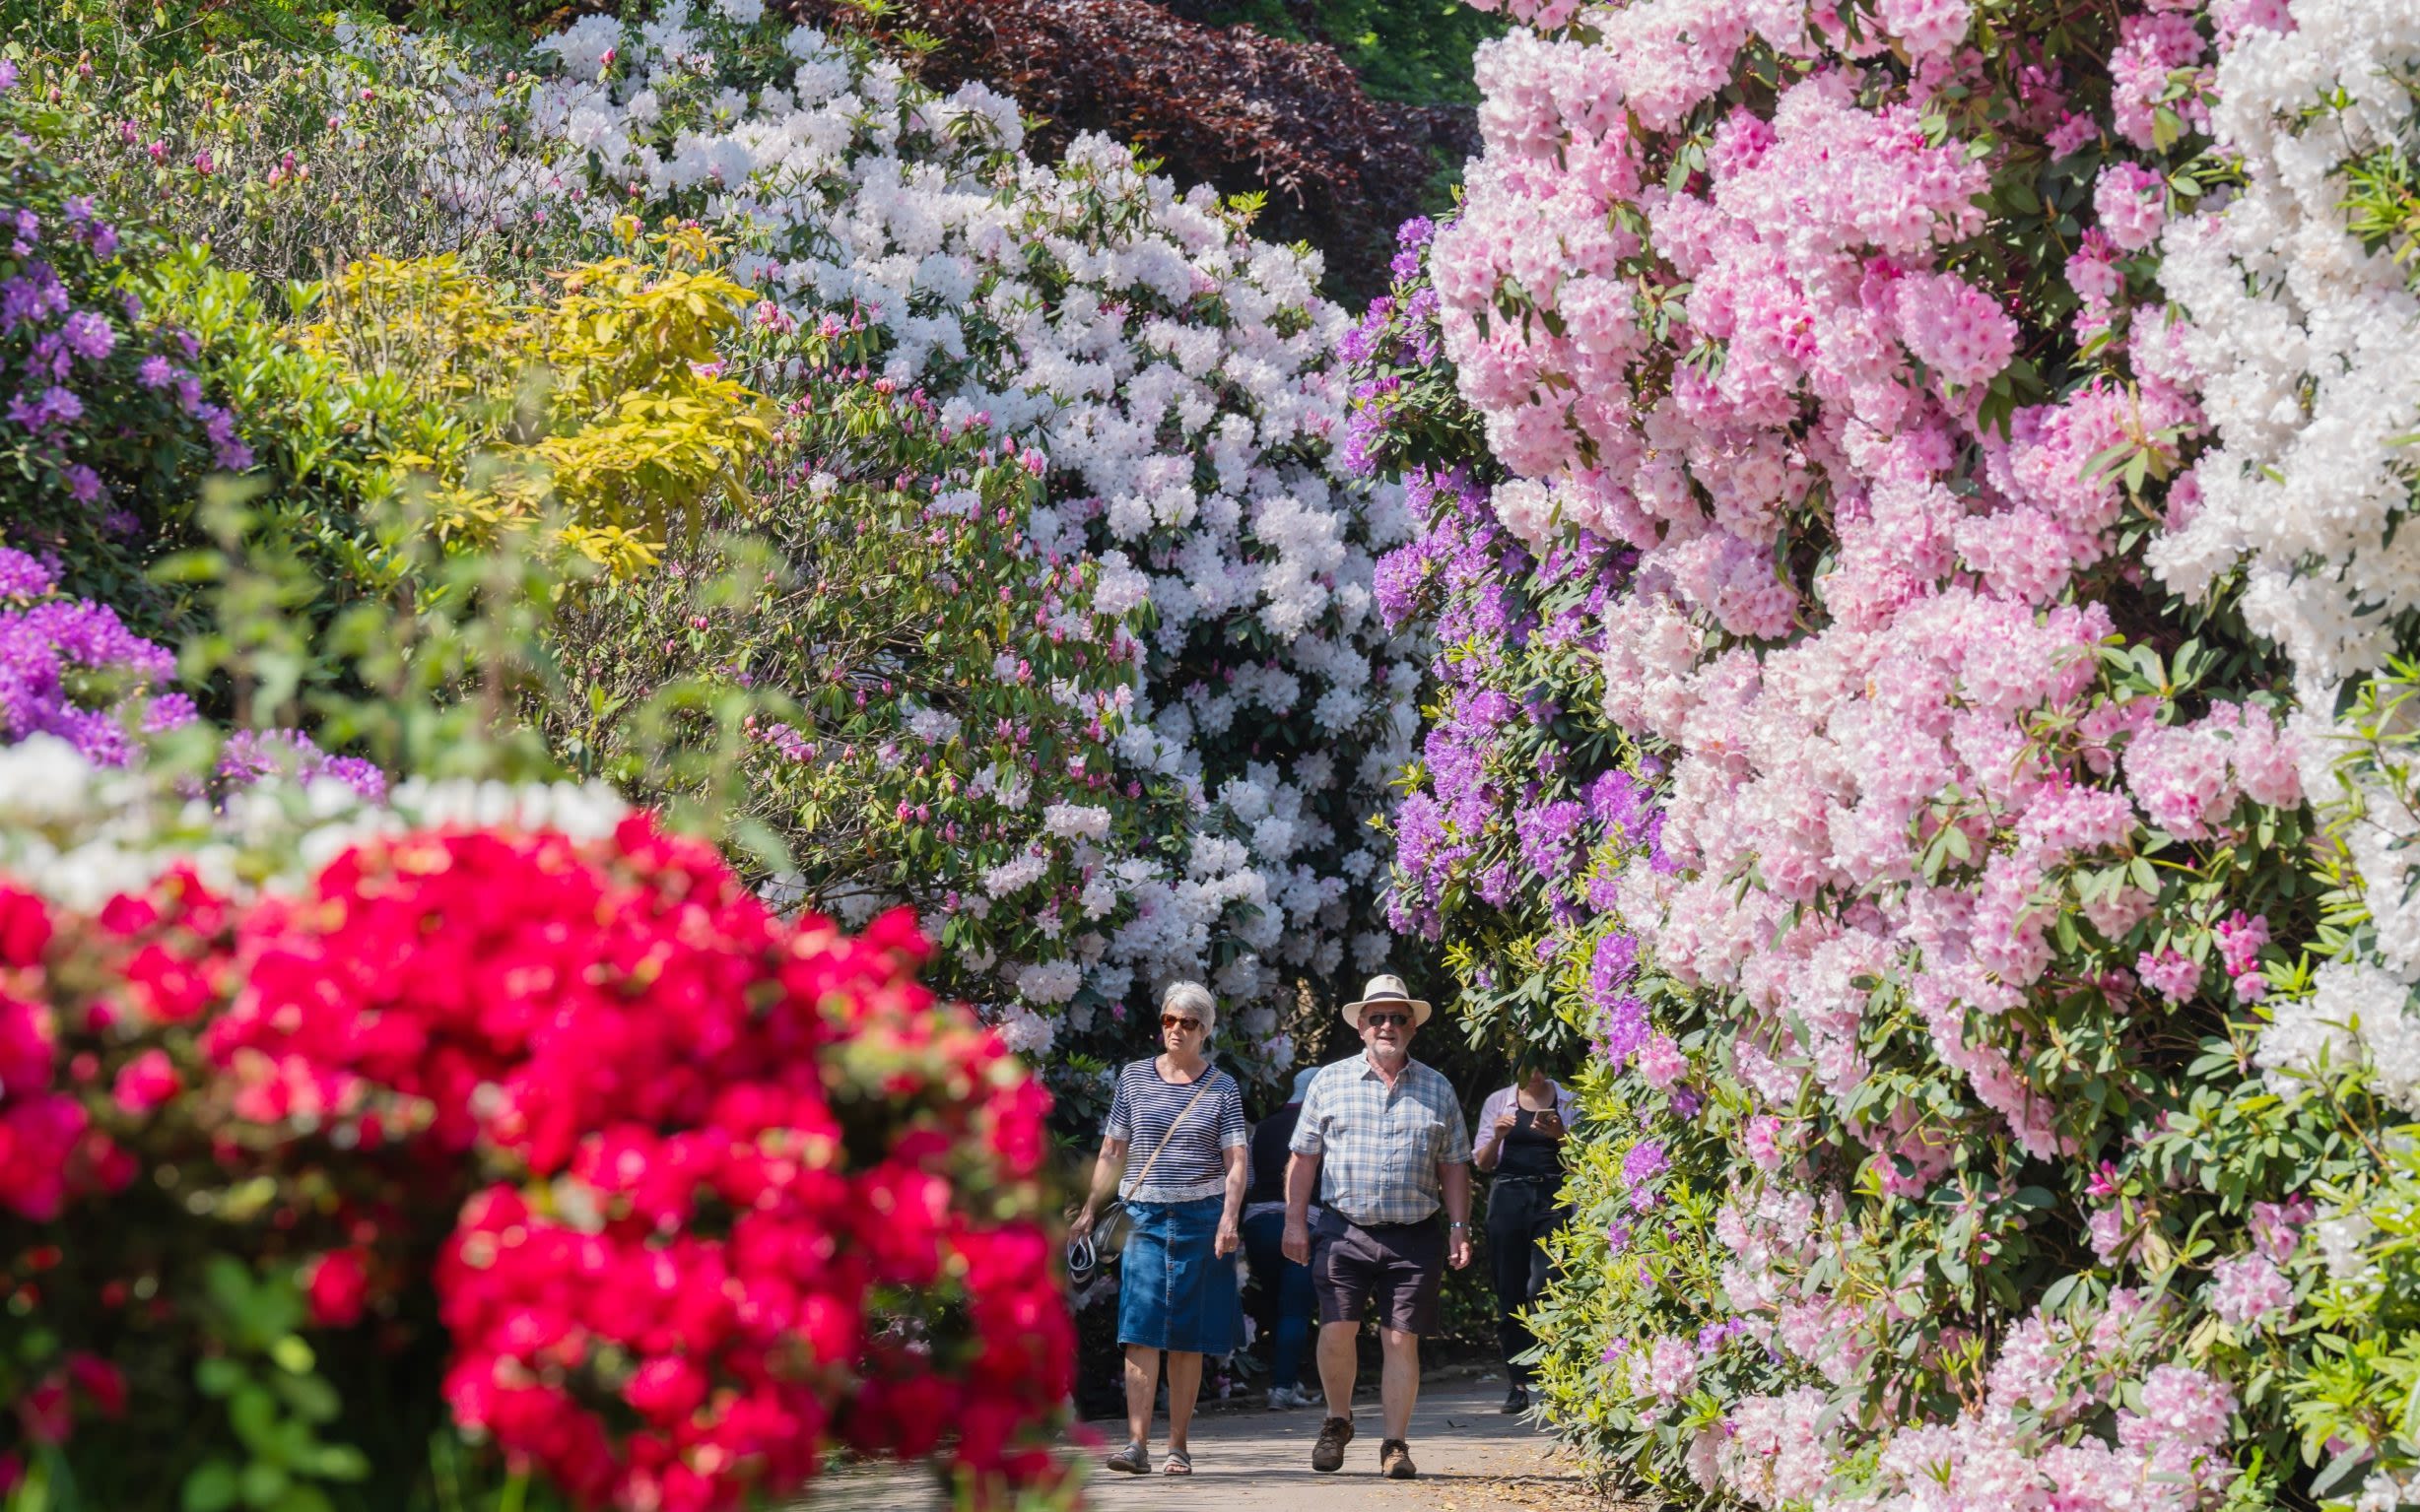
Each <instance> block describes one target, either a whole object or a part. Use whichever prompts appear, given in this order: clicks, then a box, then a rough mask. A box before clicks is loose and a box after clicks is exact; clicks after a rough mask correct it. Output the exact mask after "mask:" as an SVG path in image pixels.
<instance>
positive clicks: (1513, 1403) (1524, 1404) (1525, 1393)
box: [1504, 1381, 1529, 1413]
mask: <svg viewBox="0 0 2420 1512" xmlns="http://www.w3.org/2000/svg"><path fill="white" fill-rule="evenodd" d="M1504 1410H1505V1411H1506V1412H1507V1413H1525V1412H1527V1411H1529V1388H1528V1387H1526V1386H1523V1385H1522V1384H1521V1383H1520V1382H1518V1381H1514V1382H1513V1389H1512V1390H1511V1391H1508V1392H1506V1393H1505V1394H1504Z"/></svg>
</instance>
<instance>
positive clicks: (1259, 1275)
mask: <svg viewBox="0 0 2420 1512" xmlns="http://www.w3.org/2000/svg"><path fill="white" fill-rule="evenodd" d="M1285 1237H1286V1216H1285V1215H1284V1214H1282V1213H1263V1214H1261V1215H1260V1216H1257V1217H1247V1218H1245V1219H1244V1258H1246V1259H1248V1260H1249V1261H1251V1263H1252V1275H1253V1277H1254V1278H1255V1279H1256V1280H1258V1281H1259V1282H1260V1284H1261V1285H1262V1286H1263V1287H1265V1288H1267V1289H1266V1290H1264V1291H1263V1292H1262V1293H1261V1295H1262V1296H1263V1297H1264V1298H1266V1299H1267V1300H1268V1301H1269V1302H1271V1303H1273V1304H1274V1306H1273V1307H1272V1308H1271V1311H1273V1312H1275V1313H1276V1315H1277V1317H1276V1322H1275V1324H1274V1326H1273V1327H1272V1328H1271V1329H1270V1345H1269V1348H1270V1351H1271V1353H1270V1357H1269V1379H1270V1381H1271V1383H1272V1384H1274V1385H1278V1386H1300V1385H1302V1384H1303V1347H1304V1346H1305V1345H1306V1344H1308V1343H1309V1342H1310V1340H1311V1267H1309V1266H1307V1265H1298V1264H1296V1263H1295V1262H1294V1261H1291V1260H1288V1259H1287V1258H1286V1254H1285V1251H1284V1249H1282V1248H1281V1247H1280V1246H1281V1245H1282V1244H1283V1242H1284V1240H1285Z"/></svg>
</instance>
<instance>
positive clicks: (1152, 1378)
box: [1126, 1344, 1201, 1444]
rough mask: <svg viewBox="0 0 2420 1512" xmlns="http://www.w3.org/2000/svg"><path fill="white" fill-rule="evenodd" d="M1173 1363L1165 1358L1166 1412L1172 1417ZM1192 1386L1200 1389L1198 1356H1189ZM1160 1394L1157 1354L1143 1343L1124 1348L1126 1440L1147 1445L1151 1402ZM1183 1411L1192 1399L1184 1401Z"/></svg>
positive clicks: (1174, 1402) (1189, 1405) (1189, 1410)
mask: <svg viewBox="0 0 2420 1512" xmlns="http://www.w3.org/2000/svg"><path fill="white" fill-rule="evenodd" d="M1168 1376H1169V1393H1168V1397H1169V1400H1168V1410H1169V1413H1170V1416H1171V1417H1172V1418H1173V1417H1174V1416H1175V1414H1176V1357H1175V1356H1174V1355H1172V1356H1170V1359H1169V1372H1168ZM1193 1385H1194V1389H1195V1390H1199V1389H1200V1387H1201V1356H1200V1355H1198V1354H1196V1355H1194V1356H1193ZM1159 1391H1160V1351H1159V1350H1157V1349H1155V1348H1152V1347H1151V1346H1149V1345H1145V1344H1130V1345H1128V1346H1126V1437H1127V1438H1129V1439H1131V1440H1132V1441H1133V1442H1135V1443H1138V1444H1148V1443H1150V1442H1151V1399H1152V1398H1153V1397H1155V1396H1157V1395H1158V1394H1159ZM1184 1406H1185V1411H1186V1412H1188V1413H1190V1412H1191V1411H1192V1410H1193V1399H1192V1398H1191V1397H1187V1398H1185V1401H1184Z"/></svg>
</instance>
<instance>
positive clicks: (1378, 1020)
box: [1362, 1014, 1412, 1029]
mask: <svg viewBox="0 0 2420 1512" xmlns="http://www.w3.org/2000/svg"><path fill="white" fill-rule="evenodd" d="M1411 1021H1412V1016H1411V1015H1409V1014H1364V1015H1362V1027H1364V1028H1369V1029H1378V1028H1384V1027H1385V1026H1386V1025H1387V1024H1390V1023H1391V1024H1393V1025H1394V1026H1395V1027H1396V1028H1402V1027H1403V1026H1404V1025H1405V1024H1408V1023H1410V1022H1411Z"/></svg>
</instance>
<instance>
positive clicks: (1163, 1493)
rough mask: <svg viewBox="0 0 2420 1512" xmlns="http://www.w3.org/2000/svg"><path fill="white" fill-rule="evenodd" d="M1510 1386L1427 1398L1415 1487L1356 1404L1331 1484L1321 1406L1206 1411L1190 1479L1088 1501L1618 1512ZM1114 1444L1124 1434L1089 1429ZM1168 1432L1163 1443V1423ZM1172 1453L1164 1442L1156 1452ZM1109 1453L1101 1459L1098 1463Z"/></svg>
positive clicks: (831, 1500)
mask: <svg viewBox="0 0 2420 1512" xmlns="http://www.w3.org/2000/svg"><path fill="white" fill-rule="evenodd" d="M1503 1401H1504V1383H1503V1380H1502V1379H1501V1378H1498V1379H1495V1380H1492V1381H1485V1380H1483V1381H1478V1382H1471V1381H1454V1382H1447V1383H1443V1384H1440V1385H1437V1386H1434V1387H1432V1388H1431V1389H1430V1390H1428V1391H1425V1392H1423V1393H1422V1394H1421V1398H1420V1406H1419V1408H1418V1409H1417V1410H1416V1411H1415V1412H1414V1413H1413V1415H1412V1433H1411V1447H1412V1460H1413V1462H1414V1463H1415V1464H1417V1465H1418V1466H1419V1467H1420V1479H1417V1480H1386V1479H1380V1478H1379V1476H1378V1437H1379V1429H1378V1403H1377V1401H1376V1399H1375V1398H1373V1399H1372V1400H1370V1401H1368V1402H1364V1403H1360V1404H1358V1405H1357V1406H1356V1409H1355V1415H1354V1426H1355V1427H1356V1428H1357V1429H1359V1430H1360V1436H1359V1437H1356V1438H1355V1439H1354V1440H1353V1443H1352V1447H1350V1448H1349V1449H1347V1450H1346V1451H1345V1463H1344V1469H1343V1470H1342V1471H1340V1472H1338V1473H1337V1474H1335V1475H1332V1476H1321V1475H1314V1474H1312V1472H1311V1441H1312V1440H1313V1439H1315V1438H1317V1437H1318V1434H1319V1412H1318V1410H1317V1409H1316V1408H1312V1409H1307V1410H1305V1411H1302V1412H1292V1413H1271V1412H1265V1411H1253V1410H1249V1409H1242V1410H1223V1411H1219V1412H1215V1413H1204V1414H1203V1415H1202V1416H1201V1417H1200V1418H1199V1419H1197V1420H1196V1422H1195V1423H1194V1427H1193V1434H1192V1437H1193V1446H1192V1447H1193V1475H1192V1478H1191V1479H1177V1478H1171V1477H1165V1476H1157V1475H1155V1476H1121V1475H1115V1474H1112V1473H1109V1472H1107V1471H1101V1472H1098V1473H1096V1474H1095V1475H1094V1476H1093V1478H1092V1479H1091V1481H1090V1486H1089V1489H1090V1495H1089V1496H1088V1498H1087V1499H1088V1501H1089V1502H1090V1504H1091V1505H1092V1506H1093V1507H1095V1508H1098V1509H1101V1512H1279V1509H1285V1512H1294V1509H1305V1512H1309V1509H1313V1508H1315V1509H1317V1512H1611V1509H1613V1508H1614V1507H1615V1506H1616V1505H1617V1504H1616V1503H1610V1502H1606V1501H1602V1500H1600V1499H1597V1498H1595V1497H1593V1496H1591V1495H1589V1494H1588V1492H1587V1489H1586V1482H1585V1480H1584V1479H1583V1478H1582V1477H1581V1476H1580V1474H1579V1472H1578V1471H1577V1470H1576V1469H1575V1468H1574V1467H1572V1466H1571V1465H1570V1464H1568V1463H1566V1462H1564V1461H1563V1460H1562V1459H1561V1458H1560V1457H1558V1456H1557V1455H1556V1454H1555V1453H1554V1452H1553V1450H1554V1441H1553V1440H1552V1439H1551V1438H1549V1437H1547V1436H1546V1435H1545V1434H1543V1433H1541V1432H1539V1431H1538V1430H1537V1429H1535V1428H1533V1427H1531V1426H1530V1425H1529V1424H1527V1423H1525V1422H1523V1421H1522V1420H1521V1419H1519V1418H1517V1417H1507V1416H1505V1415H1504V1414H1503V1413H1500V1412H1498V1411H1497V1408H1498V1407H1499V1406H1500V1405H1501V1404H1502V1403H1503ZM1087 1426H1088V1427H1089V1428H1090V1429H1091V1430H1092V1431H1093V1432H1094V1433H1096V1434H1102V1435H1111V1434H1115V1433H1117V1432H1119V1431H1120V1427H1121V1425H1120V1424H1117V1423H1114V1422H1096V1423H1091V1424H1088V1425H1087ZM1159 1427H1160V1430H1161V1431H1162V1432H1163V1433H1165V1431H1166V1428H1167V1424H1166V1422H1165V1421H1163V1422H1162V1423H1161V1424H1160V1425H1159ZM1152 1447H1153V1449H1154V1451H1155V1453H1156V1454H1165V1453H1166V1450H1167V1441H1166V1439H1165V1438H1164V1437H1163V1438H1162V1439H1160V1440H1158V1441H1156V1442H1155V1443H1154V1444H1153V1446H1152ZM1108 1452H1109V1446H1104V1447H1102V1448H1100V1449H1096V1450H1094V1451H1092V1452H1091V1453H1092V1458H1093V1460H1094V1463H1095V1464H1098V1463H1099V1459H1100V1457H1101V1456H1102V1455H1105V1454H1107V1453H1108ZM945 1505H946V1504H945V1502H944V1501H943V1500H942V1498H941V1496H940V1495H939V1494H938V1493H937V1492H936V1491H935V1490H934V1488H933V1487H932V1485H931V1484H930V1483H929V1482H928V1481H926V1480H924V1479H922V1478H921V1477H918V1476H914V1475H910V1474H907V1473H903V1472H901V1471H898V1470H896V1469H890V1470H862V1469H861V1470H853V1471H849V1472H845V1473H843V1474H841V1475H839V1476H836V1477H834V1478H833V1479H831V1480H830V1481H828V1482H827V1483H826V1485H825V1487H824V1489H823V1490H822V1492H821V1493H820V1494H818V1495H817V1496H816V1497H815V1498H814V1499H813V1500H812V1501H810V1502H807V1503H805V1508H806V1509H808V1512H941V1509H942V1508H944V1507H945Z"/></svg>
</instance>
